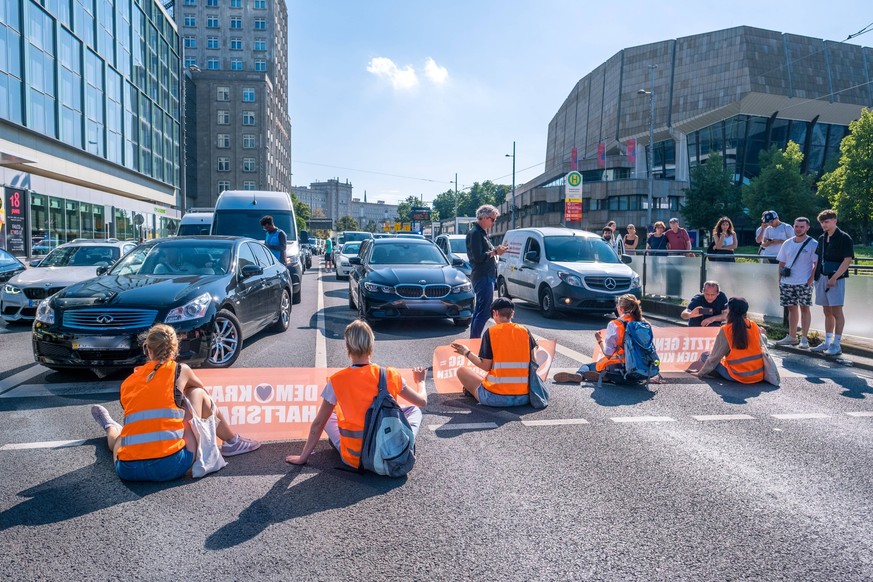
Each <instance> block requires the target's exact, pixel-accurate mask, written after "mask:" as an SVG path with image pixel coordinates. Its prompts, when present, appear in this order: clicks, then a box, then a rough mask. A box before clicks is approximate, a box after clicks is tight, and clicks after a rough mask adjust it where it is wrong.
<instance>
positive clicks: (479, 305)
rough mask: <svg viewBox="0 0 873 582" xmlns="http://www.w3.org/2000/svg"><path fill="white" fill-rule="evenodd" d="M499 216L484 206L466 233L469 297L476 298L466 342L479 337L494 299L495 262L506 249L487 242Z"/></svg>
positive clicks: (489, 207)
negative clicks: (490, 230) (468, 338)
mask: <svg viewBox="0 0 873 582" xmlns="http://www.w3.org/2000/svg"><path fill="white" fill-rule="evenodd" d="M499 215H500V213H499V212H498V211H497V208H495V207H494V206H491V205H490V204H484V205H482V206H480V207H479V208H478V209H477V210H476V224H474V225H473V226H471V227H470V230H469V232H467V258H468V259H469V261H470V266H471V267H472V272H471V273H470V280H471V281H472V282H473V293H475V294H476V307H475V308H474V311H473V321H472V322H471V323H470V339H475V338H480V337H482V330H484V329H485V323H486V322H487V321H488V318H489V317H490V315H491V313H490V311H489V310H490V309H491V302H492V301H493V299H494V285H495V284H496V283H497V260H496V257H498V256H500V255H502V254H503V253H505V252H506V251H507V249H509V245H500V246H497V247H495V246H494V245H492V244H491V240H490V239H489V238H488V229H489V228H491V227H492V226H494V222H495V221H496V220H497V217H498V216H499Z"/></svg>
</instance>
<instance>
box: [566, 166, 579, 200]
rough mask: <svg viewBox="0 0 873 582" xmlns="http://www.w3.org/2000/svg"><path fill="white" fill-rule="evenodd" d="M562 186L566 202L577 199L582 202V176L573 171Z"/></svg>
mask: <svg viewBox="0 0 873 582" xmlns="http://www.w3.org/2000/svg"><path fill="white" fill-rule="evenodd" d="M565 182H566V185H565V186H564V197H565V198H566V199H567V200H570V199H575V198H578V199H579V202H581V201H582V174H580V173H579V172H576V171H575V170H574V171H572V172H570V173H569V174H567V177H566V179H565Z"/></svg>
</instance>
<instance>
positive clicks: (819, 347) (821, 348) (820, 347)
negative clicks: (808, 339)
mask: <svg viewBox="0 0 873 582" xmlns="http://www.w3.org/2000/svg"><path fill="white" fill-rule="evenodd" d="M830 347H831V346H830V345H828V344H826V343H820V344H818V345H817V346H815V347H814V348H810V350H809V351H811V352H818V353H821V352H824V351H827V350H828V349H829V348H830Z"/></svg>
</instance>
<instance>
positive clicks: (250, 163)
mask: <svg viewBox="0 0 873 582" xmlns="http://www.w3.org/2000/svg"><path fill="white" fill-rule="evenodd" d="M256 167H257V165H256V164H255V158H243V166H242V171H243V172H254V171H255V168H256Z"/></svg>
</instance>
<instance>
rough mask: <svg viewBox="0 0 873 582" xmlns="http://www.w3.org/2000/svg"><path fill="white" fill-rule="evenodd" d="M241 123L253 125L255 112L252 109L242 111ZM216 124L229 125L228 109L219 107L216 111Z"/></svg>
mask: <svg viewBox="0 0 873 582" xmlns="http://www.w3.org/2000/svg"><path fill="white" fill-rule="evenodd" d="M242 124H243V125H251V126H254V125H255V112H254V111H243V112H242ZM218 125H230V111H227V110H224V109H220V110H219V111H218Z"/></svg>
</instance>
